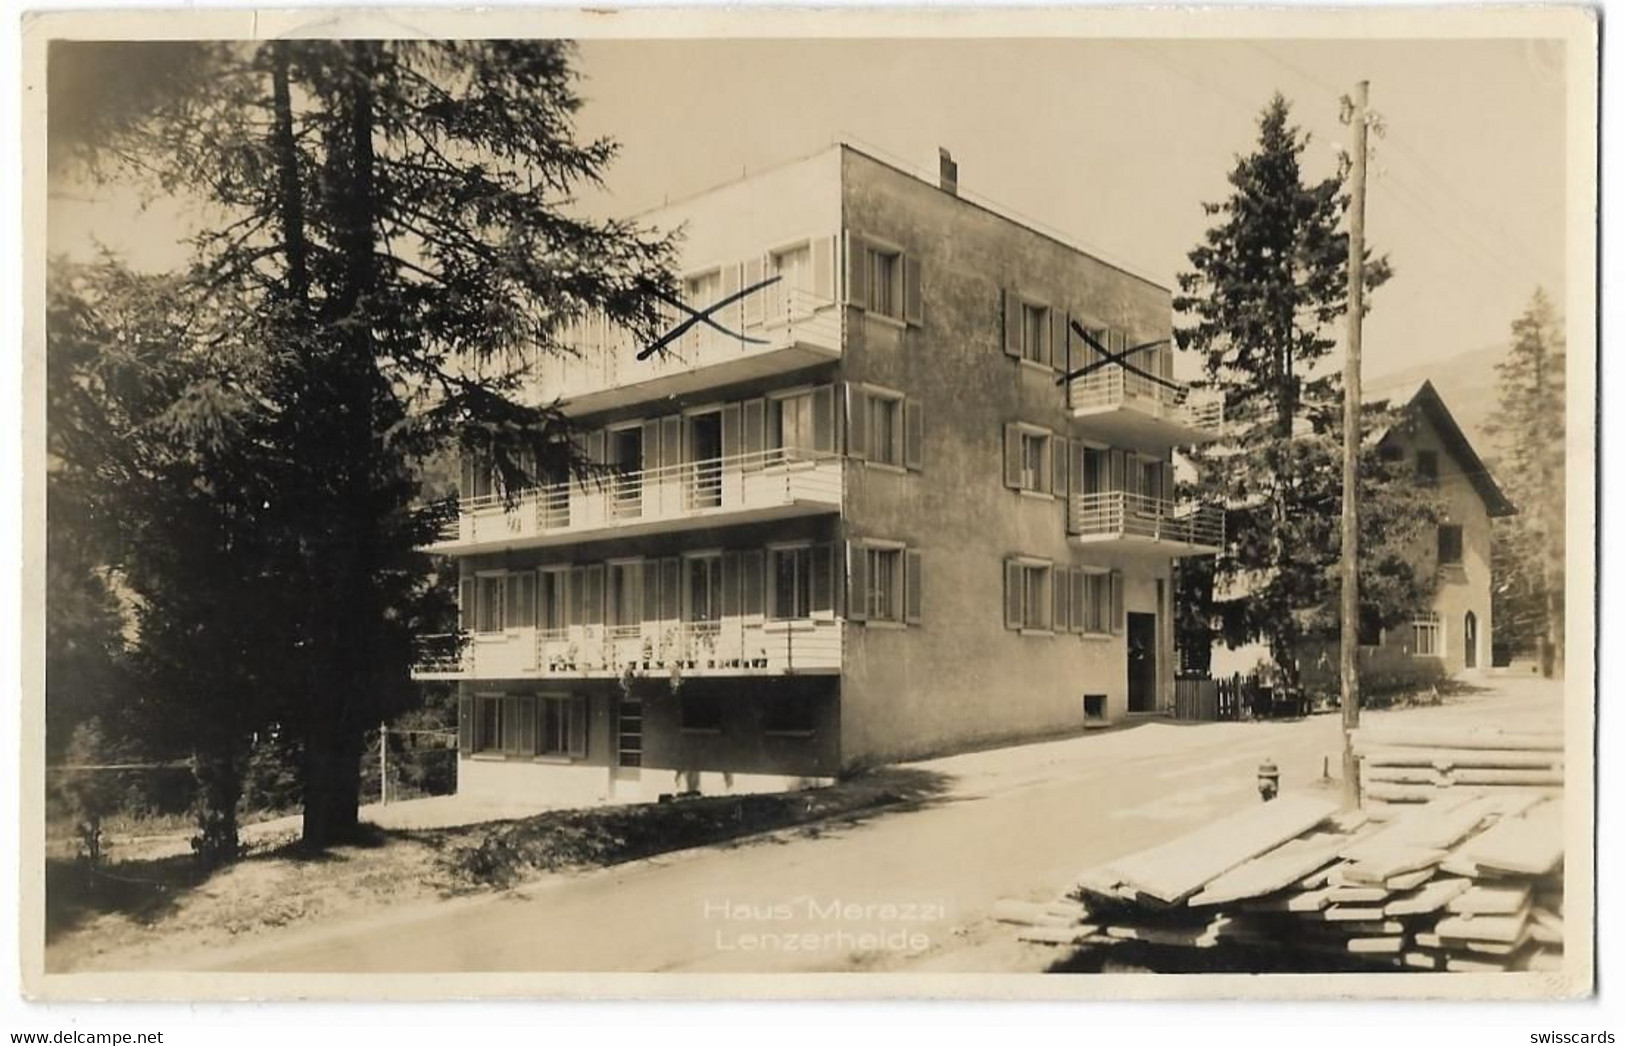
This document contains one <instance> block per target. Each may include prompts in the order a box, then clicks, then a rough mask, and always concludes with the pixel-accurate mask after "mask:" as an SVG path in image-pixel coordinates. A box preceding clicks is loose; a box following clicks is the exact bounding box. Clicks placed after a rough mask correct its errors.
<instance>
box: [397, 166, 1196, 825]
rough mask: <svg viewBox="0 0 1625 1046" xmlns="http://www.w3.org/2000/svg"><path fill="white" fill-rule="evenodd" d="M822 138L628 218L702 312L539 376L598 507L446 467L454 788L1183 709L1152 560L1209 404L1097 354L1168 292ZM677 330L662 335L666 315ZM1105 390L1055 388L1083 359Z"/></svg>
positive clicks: (695, 782)
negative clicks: (456, 635)
mask: <svg viewBox="0 0 1625 1046" xmlns="http://www.w3.org/2000/svg"><path fill="white" fill-rule="evenodd" d="M941 175H942V176H941V178H940V179H938V180H926V179H922V178H920V177H917V176H915V175H913V174H911V173H908V172H905V171H903V170H901V169H899V168H897V167H895V166H892V165H891V164H889V163H887V162H884V161H882V160H879V159H877V158H875V157H873V156H871V155H868V154H867V153H865V152H864V151H862V150H860V149H858V148H856V147H853V146H850V145H844V144H843V145H840V146H836V147H833V148H831V149H829V150H827V151H824V152H821V153H819V154H816V155H814V156H811V157H809V158H806V159H803V160H800V161H796V162H793V163H790V164H788V165H785V166H782V167H778V168H776V169H772V170H769V171H766V172H763V173H760V174H756V175H753V176H751V177H749V178H746V179H744V180H741V181H737V182H734V183H732V184H728V185H725V186H722V187H720V188H717V189H714V190H711V191H708V192H706V193H703V194H701V195H699V196H696V197H694V198H692V199H688V200H686V201H682V202H679V203H675V204H671V205H669V206H667V207H665V208H663V209H662V210H660V211H658V212H656V213H654V214H653V215H651V216H647V217H648V219H649V220H650V221H651V222H652V223H653V224H655V225H657V226H659V227H662V228H671V227H675V226H677V225H682V226H683V227H684V229H685V239H684V242H683V248H682V250H683V258H682V269H683V276H684V282H685V290H686V295H685V296H686V299H687V301H688V303H689V304H690V305H691V306H692V307H693V308H695V309H703V308H705V307H707V306H709V305H711V304H713V303H715V302H717V301H718V300H719V299H722V298H725V297H727V296H728V295H730V294H733V293H734V292H736V291H737V290H739V289H740V288H742V287H749V286H751V285H753V284H756V283H758V282H760V281H762V280H764V279H770V278H772V277H778V281H777V282H776V283H773V284H771V285H770V286H768V287H767V288H766V289H765V290H763V291H761V292H758V293H755V294H752V295H749V296H747V297H745V298H744V299H743V300H741V301H739V302H736V303H734V304H733V305H730V306H728V307H727V308H724V309H722V310H720V311H718V312H716V313H714V314H712V316H711V318H712V319H714V320H716V321H717V323H718V325H719V326H721V327H723V328H725V329H726V331H727V332H728V333H724V332H722V331H718V330H716V329H714V328H712V327H710V326H708V325H706V324H698V325H695V326H694V327H692V328H691V329H690V330H689V331H688V332H687V333H685V334H684V335H683V336H682V337H681V338H680V339H679V340H678V341H677V342H675V343H674V344H673V346H672V349H671V351H670V352H669V353H668V354H667V355H664V356H657V357H651V358H649V359H646V360H639V359H637V358H636V356H637V353H638V350H639V349H640V348H641V346H640V345H637V344H634V343H633V342H632V341H631V339H630V338H629V337H628V336H627V335H626V333H625V332H624V331H620V330H617V329H613V328H610V327H608V326H606V325H603V324H598V323H588V324H584V325H582V326H581V328H580V329H578V330H577V331H576V332H575V334H574V337H575V340H576V343H577V344H578V345H579V347H580V349H581V354H580V356H579V357H571V358H559V359H544V360H539V361H537V364H536V368H537V369H536V391H537V394H538V395H546V396H548V397H550V398H551V397H553V396H559V397H562V402H563V404H564V409H565V410H566V411H567V413H569V414H570V415H571V416H572V417H573V419H574V420H575V421H576V422H577V423H578V424H579V425H580V426H581V428H582V430H583V431H584V432H585V433H586V436H585V449H586V451H587V453H588V454H589V455H590V456H591V457H592V458H593V459H595V460H597V461H600V462H604V463H607V464H609V465H611V466H613V475H612V477H611V478H610V479H608V480H607V481H605V482H604V483H602V484H596V483H592V482H588V483H586V484H582V483H578V482H575V481H562V480H561V481H560V482H558V483H554V484H549V485H544V486H542V487H540V488H538V489H536V490H533V491H529V492H526V493H525V494H524V496H523V497H521V498H520V499H519V502H518V504H517V506H515V507H511V508H510V507H506V506H505V504H504V502H503V500H502V499H501V498H500V497H498V496H497V493H496V491H495V489H494V486H493V482H492V479H491V477H490V475H489V469H488V468H486V467H485V466H484V465H483V464H482V463H480V462H468V463H466V465H465V468H464V477H463V489H462V491H461V503H460V513H459V515H458V516H457V518H456V519H455V520H454V521H452V522H451V523H449V524H448V526H447V527H446V529H445V532H444V533H443V535H442V537H441V540H439V541H438V542H437V543H435V544H434V545H433V546H432V547H431V548H430V549H429V551H430V552H433V553H435V554H439V555H443V556H452V557H455V558H456V560H457V563H458V566H459V570H460V578H461V584H460V592H461V610H462V628H463V629H464V631H465V633H466V642H463V643H461V644H459V647H458V649H457V651H456V652H455V653H454V654H453V656H451V657H449V658H445V659H442V660H440V661H439V662H437V663H426V664H424V665H422V666H421V667H420V669H419V671H418V676H419V678H424V679H450V680H455V681H456V684H457V687H458V692H459V695H460V715H461V758H460V759H459V789H460V790H461V791H465V792H477V793H487V794H490V793H507V794H511V793H514V792H516V791H525V792H527V793H530V794H538V795H545V796H547V797H549V798H554V799H556V800H557V801H560V802H580V803H590V802H600V801H628V800H646V799H651V798H654V797H656V796H658V795H661V794H668V793H692V792H702V793H721V792H742V791H753V790H754V791H766V790H778V789H786V788H795V787H801V786H805V785H808V784H814V783H819V782H827V781H829V780H831V779H832V778H834V777H835V776H836V775H837V774H839V773H840V772H842V771H843V770H847V769H850V768H855V767H860V766H864V765H869V764H875V763H882V762H888V761H894V760H900V759H906V758H911V757H919V756H925V755H929V754H936V753H946V752H952V751H955V750H961V749H966V748H970V747H973V746H985V745H992V744H999V743H1006V742H1014V741H1018V740H1022V739H1031V738H1037V737H1042V736H1045V735H1054V734H1060V733H1065V732H1068V731H1076V730H1080V729H1083V728H1085V727H1088V726H1090V725H1092V724H1107V723H1114V722H1118V721H1120V720H1123V719H1124V718H1125V717H1129V716H1133V715H1137V714H1155V713H1159V712H1164V711H1166V710H1167V709H1168V708H1169V707H1170V705H1171V700H1172V684H1173V661H1172V629H1171V623H1170V599H1171V586H1170V567H1171V564H1172V562H1173V561H1174V560H1175V559H1177V558H1178V557H1181V556H1189V555H1204V554H1211V553H1213V552H1215V551H1217V549H1218V547H1219V546H1220V544H1221V543H1222V540H1223V521H1222V514H1221V513H1219V512H1218V511H1216V510H1213V509H1187V508H1184V507H1181V506H1178V505H1176V504H1175V503H1174V501H1173V499H1172V492H1173V482H1172V465H1171V451H1172V448H1174V447H1175V446H1179V445H1183V444H1189V443H1193V442H1197V441H1203V440H1207V439H1211V438H1213V437H1214V436H1216V435H1217V429H1218V425H1219V423H1220V421H1221V417H1220V407H1219V405H1218V404H1217V403H1213V402H1207V403H1204V402H1200V401H1199V400H1198V399H1197V398H1196V397H1194V396H1191V395H1187V393H1186V390H1184V389H1183V388H1182V387H1181V386H1179V385H1178V383H1176V382H1174V381H1173V380H1172V378H1171V373H1172V359H1171V349H1170V346H1169V345H1168V344H1167V342H1166V341H1162V342H1161V344H1160V345H1158V346H1157V347H1156V348H1154V349H1150V350H1142V351H1140V352H1137V353H1135V354H1134V356H1133V362H1134V365H1135V368H1136V369H1137V371H1139V373H1136V372H1135V371H1130V370H1127V369H1125V368H1123V367H1121V366H1118V365H1116V364H1115V363H1113V362H1111V361H1110V360H1098V359H1097V354H1096V353H1095V351H1094V350H1093V349H1092V348H1087V347H1086V346H1087V343H1086V342H1084V341H1083V339H1082V338H1080V337H1078V336H1076V335H1075V334H1074V332H1073V328H1072V325H1071V323H1072V321H1076V323H1077V324H1078V326H1080V327H1081V328H1083V329H1084V330H1087V331H1089V332H1091V334H1092V336H1093V337H1094V338H1096V339H1097V340H1098V342H1099V343H1101V344H1102V345H1104V346H1106V347H1107V348H1108V349H1111V350H1113V351H1121V350H1123V349H1124V348H1125V347H1128V346H1137V345H1141V344H1143V343H1147V342H1155V341H1159V340H1161V339H1167V338H1168V337H1169V336H1170V333H1171V301H1170V291H1169V289H1168V288H1166V287H1161V286H1158V285H1156V284H1153V283H1151V282H1148V281H1147V280H1145V279H1143V278H1141V277H1139V276H1136V275H1133V274H1131V273H1128V272H1125V271H1124V270H1122V269H1120V268H1118V267H1115V266H1113V265H1111V264H1108V263H1106V262H1104V261H1101V260H1099V259H1097V258H1094V257H1091V256H1090V255H1089V254H1087V253H1085V252H1084V251H1082V250H1080V249H1078V248H1076V247H1074V246H1071V245H1069V244H1068V243H1066V242H1063V241H1062V240H1061V239H1059V238H1057V237H1056V236H1055V235H1053V234H1051V233H1048V232H1043V231H1040V230H1038V229H1035V228H1033V227H1031V226H1030V225H1027V224H1024V223H1022V222H1020V221H1017V220H1015V219H1013V218H1012V217H1009V216H1007V215H1005V214H1003V213H1001V212H1000V211H999V210H996V209H994V208H993V207H991V206H988V205H984V204H982V203H980V202H975V201H972V200H970V199H967V198H965V197H964V196H962V195H961V194H960V192H959V190H958V181H957V172H956V171H955V169H954V168H953V165H952V161H951V160H950V159H949V158H948V157H947V156H946V154H944V156H943V162H942V172H941ZM676 320H677V318H674V323H675V322H676ZM1090 361H1096V362H1101V363H1103V366H1101V367H1099V368H1097V369H1094V370H1092V371H1090V372H1089V373H1087V374H1084V375H1081V376H1076V377H1073V378H1071V379H1070V380H1068V378H1067V375H1068V374H1070V373H1071V372H1072V371H1073V370H1074V369H1076V368H1079V367H1082V366H1083V365H1084V364H1085V363H1087V362H1090Z"/></svg>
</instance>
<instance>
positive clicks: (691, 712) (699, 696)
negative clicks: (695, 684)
mask: <svg viewBox="0 0 1625 1046" xmlns="http://www.w3.org/2000/svg"><path fill="white" fill-rule="evenodd" d="M677 705H678V715H679V716H680V717H681V719H682V729H684V730H697V731H703V732H705V733H721V731H722V718H723V716H722V711H723V710H722V701H721V699H720V698H719V697H718V696H717V695H716V694H714V693H707V692H705V691H701V690H695V689H694V688H692V687H685V688H684V689H683V690H682V691H681V692H680V693H679V694H678V697H677Z"/></svg>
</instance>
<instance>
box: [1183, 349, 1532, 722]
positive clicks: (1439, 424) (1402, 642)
mask: <svg viewBox="0 0 1625 1046" xmlns="http://www.w3.org/2000/svg"><path fill="white" fill-rule="evenodd" d="M1367 398H1368V400H1370V401H1372V402H1384V403H1391V404H1397V405H1398V406H1399V418H1398V420H1397V421H1396V422H1395V423H1394V424H1393V426H1392V427H1390V428H1389V429H1388V430H1387V431H1385V432H1381V433H1373V434H1372V437H1371V438H1373V439H1375V440H1376V442H1377V447H1378V450H1379V453H1381V454H1382V455H1384V456H1385V457H1387V458H1389V459H1390V460H1392V461H1396V462H1409V463H1410V465H1411V471H1412V475H1413V476H1414V478H1415V482H1417V483H1420V484H1425V485H1427V486H1430V487H1435V488H1437V489H1438V492H1439V494H1440V496H1441V497H1442V498H1443V501H1444V511H1443V515H1442V516H1441V517H1440V519H1439V522H1438V526H1437V528H1436V530H1435V533H1434V534H1433V535H1432V536H1431V539H1430V540H1428V541H1425V542H1424V543H1423V544H1422V545H1421V546H1420V547H1418V548H1417V550H1416V558H1415V560H1414V564H1415V568H1416V569H1417V570H1418V571H1432V572H1434V574H1435V585H1436V587H1435V590H1434V595H1433V600H1432V603H1431V604H1430V605H1429V607H1428V609H1427V611H1425V612H1424V613H1421V614H1419V615H1417V616H1416V618H1415V619H1414V620H1412V621H1411V623H1410V624H1409V625H1407V626H1403V627H1400V628H1390V629H1363V630H1362V632H1361V635H1360V649H1359V654H1358V658H1359V663H1360V666H1361V672H1362V675H1363V676H1368V677H1377V676H1388V677H1390V678H1392V679H1396V680H1404V679H1407V678H1411V677H1415V678H1427V677H1430V676H1437V675H1439V674H1441V673H1442V674H1443V675H1446V676H1458V675H1462V674H1463V673H1472V672H1476V671H1478V670H1481V669H1485V668H1488V667H1490V650H1491V635H1492V632H1493V628H1494V622H1493V619H1492V616H1491V609H1490V607H1491V601H1490V520H1492V519H1496V518H1498V517H1501V516H1508V515H1511V514H1512V513H1513V512H1515V511H1516V509H1514V508H1513V506H1512V503H1511V502H1510V501H1508V500H1507V497H1506V495H1505V494H1504V493H1502V491H1501V488H1500V487H1499V486H1498V485H1497V484H1496V482H1495V477H1494V476H1492V475H1491V474H1490V471H1489V469H1488V468H1487V467H1485V465H1484V462H1483V460H1482V459H1480V458H1479V456H1478V453H1477V452H1476V451H1475V450H1474V449H1473V446H1472V444H1471V443H1470V442H1469V441H1468V439H1467V436H1466V434H1465V433H1463V432H1462V430H1461V427H1460V426H1459V425H1457V424H1456V419H1455V418H1454V417H1453V416H1452V415H1451V413H1450V409H1449V408H1448V407H1446V406H1445V403H1444V400H1443V399H1442V398H1441V397H1440V396H1439V393H1438V390H1437V389H1435V388H1434V387H1433V383H1432V382H1428V381H1424V382H1422V384H1421V385H1420V386H1417V387H1413V388H1409V389H1406V390H1403V391H1401V392H1399V393H1397V394H1395V393H1389V392H1383V393H1382V394H1380V395H1373V396H1368V397H1367ZM1264 656H1266V651H1265V650H1264V649H1263V648H1262V647H1259V646H1257V645H1249V646H1246V647H1241V648H1237V649H1235V650H1220V649H1217V648H1216V649H1215V650H1214V651H1213V667H1212V671H1213V674H1214V675H1216V676H1225V675H1229V674H1231V673H1232V672H1246V671H1249V670H1250V669H1252V668H1253V667H1254V666H1255V665H1256V664H1257V662H1258V661H1259V660H1260V659H1261V658H1262V657H1264ZM1299 669H1300V671H1301V672H1302V677H1303V681H1304V685H1305V687H1306V688H1307V689H1308V690H1309V691H1310V692H1311V693H1317V692H1318V693H1327V694H1335V693H1336V692H1337V690H1338V648H1337V643H1336V641H1335V640H1334V641H1330V642H1318V641H1316V642H1309V643H1305V644H1304V646H1303V649H1302V650H1301V652H1300V656H1299Z"/></svg>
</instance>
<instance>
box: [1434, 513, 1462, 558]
mask: <svg viewBox="0 0 1625 1046" xmlns="http://www.w3.org/2000/svg"><path fill="white" fill-rule="evenodd" d="M1439 565H1440V566H1441V567H1459V566H1461V527H1460V526H1459V525H1456V524H1451V523H1442V524H1440V525H1439Z"/></svg>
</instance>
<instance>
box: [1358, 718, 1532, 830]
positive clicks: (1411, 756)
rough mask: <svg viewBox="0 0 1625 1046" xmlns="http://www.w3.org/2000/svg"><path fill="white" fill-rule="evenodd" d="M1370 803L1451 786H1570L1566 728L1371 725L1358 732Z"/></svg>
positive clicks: (1381, 806)
mask: <svg viewBox="0 0 1625 1046" xmlns="http://www.w3.org/2000/svg"><path fill="white" fill-rule="evenodd" d="M1354 751H1355V753H1356V754H1358V755H1359V756H1360V783H1361V788H1362V791H1363V793H1364V795H1365V805H1366V810H1367V811H1368V812H1370V813H1371V814H1372V815H1373V816H1376V817H1381V816H1383V815H1384V814H1385V813H1387V812H1388V811H1389V810H1390V809H1391V808H1393V807H1395V806H1402V805H1405V804H1415V803H1425V802H1427V801H1429V800H1430V799H1432V798H1434V797H1435V796H1437V795H1439V794H1440V793H1441V792H1446V791H1450V790H1452V789H1462V790H1471V791H1475V792H1476V791H1484V790H1487V789H1492V788H1511V789H1517V790H1520V791H1523V790H1529V789H1536V790H1540V791H1542V792H1544V793H1546V794H1556V793H1557V792H1559V791H1560V790H1561V789H1562V787H1563V733H1562V731H1561V730H1547V729H1521V730H1497V729H1490V728H1474V729H1470V730H1461V729H1457V728H1447V727H1415V726H1411V727H1403V726H1395V725H1384V726H1368V727H1364V728H1362V729H1360V730H1357V731H1355V733H1354Z"/></svg>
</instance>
